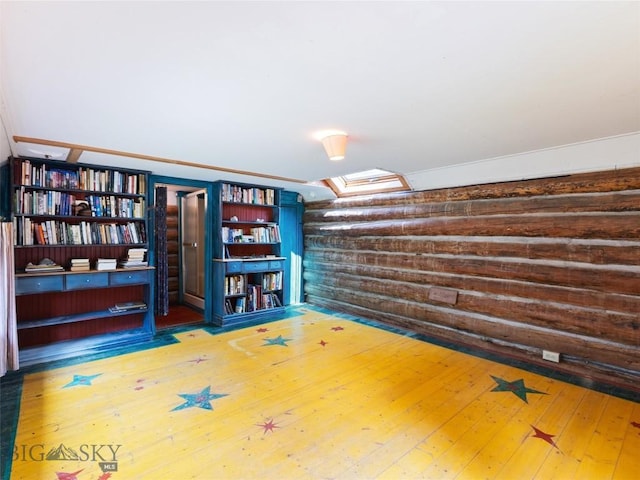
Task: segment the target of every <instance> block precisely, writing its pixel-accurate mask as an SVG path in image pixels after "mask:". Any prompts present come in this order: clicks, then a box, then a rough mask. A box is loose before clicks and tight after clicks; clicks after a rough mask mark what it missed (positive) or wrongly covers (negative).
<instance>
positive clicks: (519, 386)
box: [491, 375, 546, 403]
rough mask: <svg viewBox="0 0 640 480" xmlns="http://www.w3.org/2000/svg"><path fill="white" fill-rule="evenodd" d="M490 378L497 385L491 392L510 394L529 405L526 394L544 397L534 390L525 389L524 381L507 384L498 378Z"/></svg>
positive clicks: (543, 393) (542, 393)
mask: <svg viewBox="0 0 640 480" xmlns="http://www.w3.org/2000/svg"><path fill="white" fill-rule="evenodd" d="M491 378H493V379H494V380H495V381H496V383H497V384H498V386H497V387H495V388H494V389H493V390H491V391H492V392H511V393H513V394H514V395H516V396H517V397H518V398H520V399H521V400H524V401H525V403H529V402H528V401H527V393H539V394H541V395H546V393H545V392H539V391H538V390H534V389H533V388H528V387H525V385H524V380H522V379H520V380H514V381H513V382H507V381H506V380H503V379H502V378H499V377H494V376H493V375H491Z"/></svg>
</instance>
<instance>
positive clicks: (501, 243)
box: [304, 220, 640, 265]
mask: <svg viewBox="0 0 640 480" xmlns="http://www.w3.org/2000/svg"><path fill="white" fill-rule="evenodd" d="M639 221H640V220H639ZM304 243H305V249H315V250H322V249H339V250H360V251H365V250H368V251H371V252H390V253H394V252H397V253H420V254H435V255H477V256H483V257H514V258H523V259H530V260H561V261H570V262H584V263H592V264H594V265H604V264H619V265H640V240H638V241H626V240H577V239H568V238H559V239H536V238H527V237H468V236H451V237H449V236H432V235H431V236H430V235H423V236H388V237H376V236H364V237H346V236H345V237H340V236H323V235H307V236H306V237H305V239H304Z"/></svg>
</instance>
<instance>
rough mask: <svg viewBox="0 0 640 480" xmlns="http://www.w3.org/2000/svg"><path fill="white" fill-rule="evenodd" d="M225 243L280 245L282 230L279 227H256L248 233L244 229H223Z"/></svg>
mask: <svg viewBox="0 0 640 480" xmlns="http://www.w3.org/2000/svg"><path fill="white" fill-rule="evenodd" d="M221 235H222V241H223V242H224V243H278V242H280V228H279V227H278V225H270V226H267V227H254V228H251V229H249V232H248V233H245V231H244V230H243V229H242V228H231V227H222V228H221Z"/></svg>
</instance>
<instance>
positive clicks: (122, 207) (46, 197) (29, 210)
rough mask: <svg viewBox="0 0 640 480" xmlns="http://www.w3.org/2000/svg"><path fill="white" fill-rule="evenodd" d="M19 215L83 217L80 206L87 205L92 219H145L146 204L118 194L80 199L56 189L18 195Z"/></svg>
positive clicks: (17, 208)
mask: <svg viewBox="0 0 640 480" xmlns="http://www.w3.org/2000/svg"><path fill="white" fill-rule="evenodd" d="M15 197H16V198H15V203H14V205H15V212H14V213H17V214H23V215H61V216H72V215H79V213H78V205H79V203H81V202H86V206H87V209H88V212H87V213H88V216H92V217H122V218H143V217H144V214H145V202H144V199H143V198H141V197H138V198H135V199H134V198H122V197H116V196H115V195H108V196H107V195H86V196H85V198H84V199H83V200H78V199H77V197H76V195H73V194H70V193H65V192H59V191H55V190H43V191H25V190H24V187H21V188H20V189H19V190H16V192H15Z"/></svg>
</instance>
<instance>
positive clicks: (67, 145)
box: [13, 135, 308, 184]
mask: <svg viewBox="0 0 640 480" xmlns="http://www.w3.org/2000/svg"><path fill="white" fill-rule="evenodd" d="M13 140H14V142H16V143H33V144H36V145H48V146H50V147H60V148H69V149H71V152H69V156H68V157H67V158H69V157H71V156H72V152H73V150H79V151H80V153H82V152H83V151H85V152H95V153H103V154H106V155H115V156H118V157H128V158H137V159H139V160H149V161H151V162H160V163H170V164H172V165H180V166H183V167H193V168H205V169H207V170H216V171H218V172H226V173H235V174H237V175H250V176H252V177H260V178H268V179H270V180H281V181H283V182H293V183H303V184H304V183H308V182H307V181H306V180H300V179H297V178H288V177H280V176H278V175H269V174H266V173H257V172H250V171H248V170H237V169H235V168H226V167H217V166H215V165H207V164H204V163H195V162H187V161H184V160H174V159H172V158H163V157H155V156H153V155H144V154H141V153H133V152H123V151H120V150H111V149H108V148H101V147H91V146H88V145H78V144H76V143H67V142H58V141H56V140H44V139H42V138H32V137H21V136H19V135H14V136H13ZM78 156H80V154H78Z"/></svg>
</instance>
